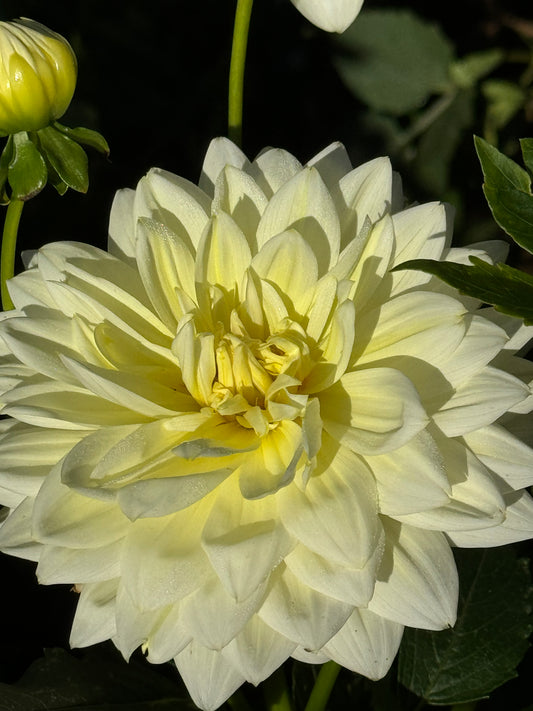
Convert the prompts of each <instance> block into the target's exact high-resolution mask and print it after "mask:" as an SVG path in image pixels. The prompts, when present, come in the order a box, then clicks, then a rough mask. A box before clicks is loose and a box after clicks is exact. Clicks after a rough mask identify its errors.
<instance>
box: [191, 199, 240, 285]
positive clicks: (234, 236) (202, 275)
mask: <svg viewBox="0 0 533 711" xmlns="http://www.w3.org/2000/svg"><path fill="white" fill-rule="evenodd" d="M251 259H252V256H251V252H250V247H249V245H248V242H247V241H246V237H245V236H244V234H243V233H242V231H241V230H240V228H239V227H238V225H237V223H236V222H235V221H234V220H233V219H232V218H231V217H230V216H229V215H227V214H226V213H225V212H219V213H217V214H216V215H215V216H214V217H213V218H212V220H211V222H210V225H209V227H208V228H207V229H206V230H205V232H204V235H203V237H202V239H201V240H200V244H199V245H198V253H197V257H196V272H195V278H196V281H197V282H198V283H199V284H201V285H203V286H206V285H208V284H216V285H217V286H220V287H222V288H223V289H225V290H227V291H228V292H229V293H230V294H231V293H232V292H235V291H236V289H237V287H238V286H239V285H240V284H241V282H242V279H243V276H244V272H245V271H246V270H247V269H248V267H249V266H250V262H251Z"/></svg>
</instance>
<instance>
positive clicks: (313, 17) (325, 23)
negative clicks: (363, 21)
mask: <svg viewBox="0 0 533 711" xmlns="http://www.w3.org/2000/svg"><path fill="white" fill-rule="evenodd" d="M291 2H292V4H293V5H294V6H295V7H296V8H297V9H298V10H299V11H300V12H301V13H302V15H303V16H304V17H306V18H307V19H308V20H309V22H312V23H313V25H316V26H317V27H320V29H321V30H326V32H339V33H342V32H344V31H345V30H347V29H348V27H349V26H350V25H351V24H352V22H353V21H354V20H355V18H356V17H357V15H358V14H359V12H360V10H361V7H362V5H363V0H291Z"/></svg>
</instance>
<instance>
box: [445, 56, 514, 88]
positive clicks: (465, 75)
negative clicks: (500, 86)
mask: <svg viewBox="0 0 533 711" xmlns="http://www.w3.org/2000/svg"><path fill="white" fill-rule="evenodd" d="M503 60H504V53H503V52H502V50H501V49H487V50H484V51H482V52H472V53H471V54H467V55H466V57H462V58H461V59H458V60H457V61H456V62H454V63H453V64H452V65H451V67H450V75H451V77H452V79H453V81H454V83H455V84H457V86H458V87H459V88H461V89H469V88H471V87H473V86H475V84H476V83H477V82H478V81H479V79H481V78H482V77H484V76H486V75H487V74H489V73H490V72H491V71H492V70H493V69H496V67H497V66H499V65H500V64H501V63H502V62H503Z"/></svg>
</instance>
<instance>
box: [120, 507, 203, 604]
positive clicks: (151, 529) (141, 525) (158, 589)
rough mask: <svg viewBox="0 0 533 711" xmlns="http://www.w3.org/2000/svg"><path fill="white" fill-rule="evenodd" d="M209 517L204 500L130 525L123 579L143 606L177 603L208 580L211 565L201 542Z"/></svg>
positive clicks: (125, 550)
mask: <svg viewBox="0 0 533 711" xmlns="http://www.w3.org/2000/svg"><path fill="white" fill-rule="evenodd" d="M205 516H206V513H205V512H204V510H203V508H202V502H200V503H199V504H194V505H193V506H191V507H190V508H188V509H185V510H184V511H179V512H178V513H176V514H172V515H171V516H164V517H162V518H142V519H138V520H137V521H135V523H134V524H130V526H131V527H130V530H129V532H128V536H127V538H126V540H125V542H124V550H123V557H122V564H121V569H122V580H123V584H124V586H125V587H126V588H127V589H128V591H129V593H130V595H131V596H132V598H133V600H134V602H135V603H136V604H137V606H138V607H139V608H141V609H147V610H150V609H157V608H160V607H162V606H163V605H168V604H173V603H175V602H176V601H178V600H181V599H182V598H184V597H185V596H186V595H189V594H190V593H191V592H193V591H194V590H196V589H197V588H198V587H200V585H202V584H203V583H204V581H205V580H206V578H207V577H208V575H209V573H210V568H211V566H210V565H209V561H208V559H207V556H206V555H205V553H204V552H203V550H202V548H201V546H200V541H199V537H200V531H201V529H202V526H203V521H204V520H205Z"/></svg>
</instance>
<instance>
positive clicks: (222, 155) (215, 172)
mask: <svg viewBox="0 0 533 711" xmlns="http://www.w3.org/2000/svg"><path fill="white" fill-rule="evenodd" d="M227 165H232V166H234V167H235V168H239V169H241V170H246V171H247V172H249V168H250V162H249V160H248V158H247V157H246V156H245V155H244V153H243V152H242V151H241V149H240V148H238V147H237V146H236V145H235V144H234V143H232V142H231V141H230V140H229V139H227V138H222V137H220V138H214V139H213V140H212V141H211V143H210V144H209V148H208V149H207V153H206V155H205V158H204V164H203V166H202V174H201V175H200V181H199V185H200V188H201V189H202V190H203V191H204V192H205V193H207V194H208V195H211V196H212V195H213V194H214V190H215V183H216V182H217V178H218V176H219V175H220V173H221V172H222V171H223V170H224V168H225V167H226V166H227Z"/></svg>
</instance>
